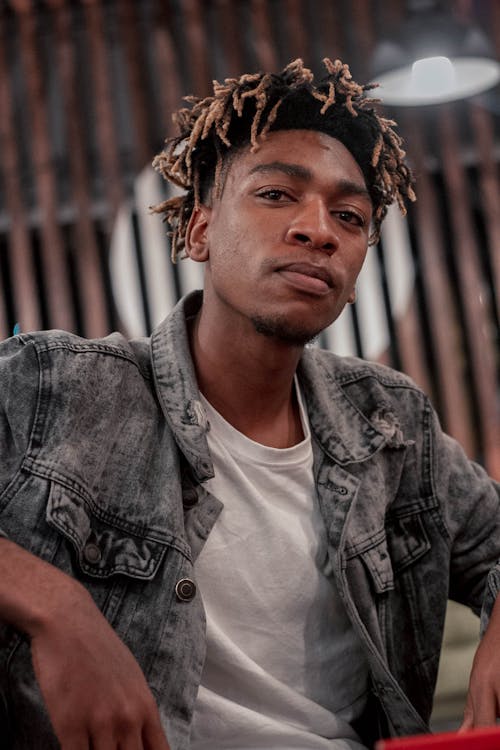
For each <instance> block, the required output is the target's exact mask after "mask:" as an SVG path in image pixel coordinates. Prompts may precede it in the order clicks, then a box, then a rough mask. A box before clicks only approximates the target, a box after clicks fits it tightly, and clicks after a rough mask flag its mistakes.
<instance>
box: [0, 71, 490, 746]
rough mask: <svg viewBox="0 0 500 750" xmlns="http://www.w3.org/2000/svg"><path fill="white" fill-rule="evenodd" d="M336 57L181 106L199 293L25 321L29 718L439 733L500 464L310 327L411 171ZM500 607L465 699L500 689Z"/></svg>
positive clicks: (78, 729)
mask: <svg viewBox="0 0 500 750" xmlns="http://www.w3.org/2000/svg"><path fill="white" fill-rule="evenodd" d="M325 62H326V67H327V76H326V78H325V80H324V81H323V82H322V83H320V84H319V85H318V86H316V85H315V83H314V81H313V77H312V75H311V73H310V71H308V70H307V69H306V68H304V67H303V65H302V63H301V61H296V62H294V63H292V64H291V65H289V66H288V67H287V68H285V69H284V71H282V72H281V73H280V74H276V75H264V74H256V75H252V76H243V77H241V78H240V79H234V80H228V81H226V82H225V84H223V85H219V84H215V87H214V96H213V97H208V98H207V99H203V100H192V101H191V104H192V106H191V108H190V109H184V110H181V112H180V113H178V124H179V130H180V135H179V137H178V138H174V139H172V140H171V141H170V142H169V143H168V144H167V149H166V151H165V153H163V154H162V155H160V156H159V157H157V160H156V165H157V166H158V168H159V169H160V171H162V173H163V174H164V175H165V176H166V177H167V178H168V179H170V180H171V181H173V182H174V183H176V184H178V185H180V186H181V187H183V188H184V190H185V193H184V195H183V196H181V197H176V198H174V199H171V200H169V201H167V202H165V204H163V205H162V206H160V207H158V209H157V210H159V211H164V212H165V214H166V218H167V221H168V222H169V224H170V226H171V229H172V232H173V237H172V248H173V255H174V257H175V255H176V254H177V253H178V252H179V251H182V250H184V251H185V253H186V254H187V255H188V256H189V257H191V258H192V259H193V261H196V262H203V263H205V287H204V295H203V299H202V298H201V296H200V295H199V294H198V295H194V296H191V297H189V298H187V299H185V300H183V301H182V302H181V303H180V304H179V305H178V306H177V308H176V309H175V310H174V311H173V313H172V314H171V315H170V316H169V317H168V318H167V320H166V321H165V322H164V323H163V324H162V325H161V326H160V327H159V328H158V329H157V330H156V331H155V332H154V333H153V335H152V337H151V342H149V341H146V340H139V341H131V342H126V341H125V340H124V339H123V337H121V336H119V335H118V334H113V335H112V336H109V337H107V338H106V339H102V340H98V341H85V340H82V339H79V338H77V337H75V336H72V335H70V334H65V333H62V332H51V333H45V334H25V335H21V336H18V337H16V338H14V339H11V340H8V341H6V342H5V343H4V344H3V346H2V351H1V357H0V383H1V393H0V405H1V412H0V413H1V420H0V437H1V441H0V444H1V446H2V462H1V465H0V528H1V529H2V532H3V534H4V536H5V538H4V539H2V540H0V616H1V619H2V620H3V622H4V623H5V624H4V625H2V627H1V630H0V634H1V635H0V655H1V662H0V665H1V666H0V679H1V695H2V699H3V700H2V704H1V709H0V710H2V711H3V716H2V720H1V725H2V729H3V732H2V741H3V743H4V746H5V747H8V748H15V749H16V750H18V749H19V750H20V749H21V748H22V749H23V750H24V748H30V749H31V748H35V747H40V748H55V747H58V746H61V747H62V748H63V750H69V749H71V750H75V749H76V750H83V749H84V748H85V750H88V749H89V748H92V750H117V749H118V748H120V750H139V749H141V750H142V749H146V748H147V749H148V750H149V749H150V748H154V750H164V749H165V748H168V747H169V748H171V750H184V749H185V748H188V747H191V748H193V750H201V749H203V750H208V749H209V748H210V749H211V750H221V749H222V748H231V749H232V750H250V749H252V750H254V749H256V748H275V749H276V748H279V749H281V750H290V748H300V749H301V750H315V749H316V748H318V749H319V748H331V749H332V750H344V749H346V748H348V749H350V750H359V749H360V748H362V747H364V746H368V745H371V744H372V743H373V742H374V741H375V739H376V738H377V737H379V736H382V735H390V734H408V733H415V732H424V731H426V730H427V721H428V718H429V713H430V709H431V702H432V692H433V689H434V684H435V678H436V671H437V664H438V660H439V651H440V645H441V636H442V626H443V620H444V612H445V607H446V601H447V598H448V595H450V596H451V597H453V598H455V599H457V600H459V601H462V602H465V603H467V604H468V605H469V606H471V607H472V608H473V609H474V610H475V611H477V612H479V611H480V610H481V607H482V605H483V603H484V605H485V609H484V612H485V617H486V616H487V615H488V614H489V613H490V611H491V609H492V606H493V602H494V599H495V596H496V591H497V588H498V576H499V571H498V569H497V568H495V564H496V561H497V559H498V557H499V551H500V533H499V532H500V517H499V512H498V501H499V494H498V487H496V486H495V484H494V483H493V482H492V481H491V480H490V479H489V478H488V477H487V476H486V475H485V473H484V472H483V471H482V469H481V468H480V467H478V466H476V465H474V464H472V463H470V462H469V461H468V460H467V459H466V457H465V456H464V454H463V452H462V451H461V449H460V448H459V447H458V446H457V445H456V444H455V443H454V442H453V441H452V440H450V439H449V438H448V437H446V436H445V435H443V433H442V432H441V430H440V428H439V425H438V422H437V419H436V417H435V415H434V413H433V411H432V409H431V407H430V406H429V404H428V402H427V399H426V398H425V396H424V395H423V394H422V393H421V392H420V391H419V390H418V389H417V388H416V387H415V386H414V385H413V384H412V383H411V381H409V380H408V378H406V377H405V376H403V375H400V374H398V373H395V372H393V371H391V370H389V369H387V368H383V367H379V366H376V365H373V364H370V363H366V362H362V361H359V360H354V359H341V358H338V357H336V356H335V355H332V354H329V353H326V352H321V351H319V350H316V349H312V348H304V346H305V344H306V343H307V342H308V341H309V340H310V339H311V338H313V337H314V336H315V335H316V334H317V333H318V332H319V331H321V330H322V329H323V328H325V327H326V326H327V325H329V324H330V323H331V322H332V321H333V320H335V318H336V317H337V316H338V315H339V313H340V312H341V310H342V308H343V307H344V305H345V304H346V303H348V302H352V301H353V299H354V295H355V282H356V278H357V275H358V273H359V270H360V268H361V266H362V263H363V260H364V257H365V254H366V251H367V245H368V240H369V238H370V236H371V239H372V240H374V239H376V237H377V234H378V231H379V228H380V223H381V221H382V219H383V217H384V215H385V212H386V209H387V206H388V205H389V203H391V202H392V201H393V200H397V201H398V202H399V203H400V205H403V201H404V198H410V199H411V198H412V196H413V192H412V186H411V175H410V173H409V171H408V169H407V167H406V166H405V164H404V160H403V159H404V153H403V152H402V150H401V148H400V141H399V138H398V137H397V136H396V134H395V133H394V131H393V130H392V129H391V123H389V122H387V121H386V120H384V119H382V118H381V117H379V116H378V115H377V114H376V112H375V111H374V110H373V109H372V105H371V103H370V100H368V99H366V98H364V97H363V94H364V88H363V87H360V86H358V85H357V84H356V83H354V82H353V81H352V79H351V77H350V74H349V71H348V68H347V67H346V66H344V65H342V64H341V63H340V62H338V61H337V62H335V63H331V62H330V61H325ZM370 233H371V235H370ZM490 571H491V573H490ZM489 573H490V575H489V577H488V574H489ZM205 613H206V622H205ZM498 617H499V615H498V612H496V611H495V612H494V613H493V618H492V621H491V623H490V626H489V627H488V630H487V633H486V635H485V637H484V639H483V644H482V646H481V648H480V649H479V651H478V656H477V659H476V668H475V670H474V673H473V678H472V683H471V692H470V698H469V708H468V712H467V718H466V721H465V723H464V726H465V727H470V726H474V725H480V724H483V723H492V722H494V721H495V718H496V715H497V696H498V694H499V693H498V679H496V671H497V670H496V663H497V662H498V657H497V656H496V654H497V653H498V643H497V641H498V640H499V638H500V635H499V634H500V624H497V622H496V621H497V620H498ZM56 737H57V739H56ZM165 737H166V738H167V739H165ZM58 743H59V745H58Z"/></svg>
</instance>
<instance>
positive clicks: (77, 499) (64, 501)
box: [46, 483, 166, 580]
mask: <svg viewBox="0 0 500 750" xmlns="http://www.w3.org/2000/svg"><path fill="white" fill-rule="evenodd" d="M103 515H104V514H102V513H99V512H98V511H97V510H93V509H92V508H91V507H90V504H89V503H88V502H87V501H86V500H84V499H83V498H82V497H81V496H80V495H79V494H78V493H76V492H73V491H72V490H69V489H68V488H66V487H63V486H61V485H59V484H57V483H52V487H51V491H50V496H49V501H48V504H47V512H46V518H47V522H48V523H49V525H50V526H52V527H53V528H55V529H57V530H58V531H59V532H60V533H61V534H63V535H64V537H66V538H67V539H69V540H70V541H71V543H72V545H73V547H74V548H75V551H76V554H77V557H78V562H79V565H80V568H81V569H82V571H84V572H85V573H87V574H88V575H90V576H94V577H97V578H107V577H108V576H111V575H114V574H118V573H121V574H125V575H128V576H132V577H134V578H141V579H146V580H148V579H152V578H153V577H154V575H155V573H156V571H157V569H158V567H159V565H160V563H161V561H162V558H163V556H164V554H165V549H166V544H165V543H164V542H159V541H157V540H155V539H151V538H149V537H148V535H147V531H143V533H140V534H139V533H138V530H137V529H129V528H127V524H126V521H122V520H121V519H110V520H109V521H108V520H107V519H106V518H105V517H104V518H103V517H102V516H103Z"/></svg>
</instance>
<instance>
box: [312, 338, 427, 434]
mask: <svg viewBox="0 0 500 750" xmlns="http://www.w3.org/2000/svg"><path fill="white" fill-rule="evenodd" d="M299 377H300V378H301V380H302V382H303V384H304V386H305V388H306V390H307V391H309V393H312V394H314V397H313V398H314V403H315V405H316V408H321V409H322V411H323V412H324V413H327V414H328V415H329V416H330V418H331V419H335V418H336V416H335V415H336V413H338V411H339V410H340V411H342V412H345V413H348V412H349V411H350V408H351V407H354V409H355V410H356V412H358V413H361V414H363V415H364V417H365V418H366V419H367V420H368V421H370V422H371V423H372V424H373V425H376V426H378V425H379V423H380V425H382V426H383V423H384V422H385V421H386V420H387V418H388V417H389V418H390V419H392V420H394V419H395V420H396V422H397V423H398V424H399V425H401V426H403V425H404V426H405V430H406V432H407V433H408V434H412V437H413V438H414V437H415V431H419V430H421V429H422V428H426V426H427V424H428V421H429V418H430V415H431V414H432V412H433V409H432V406H431V404H430V402H429V399H428V397H427V396H426V394H425V393H424V392H423V391H422V390H421V389H420V388H419V387H418V386H417V385H416V383H415V382H414V381H413V380H412V379H411V378H410V377H409V376H408V375H405V374H404V373H401V372H398V371H397V370H393V369H392V368H390V367H386V366H385V365H381V364H378V363H376V362H369V361H366V360H362V359H358V358H356V357H340V356H338V355H336V354H334V353H332V352H328V351H325V350H322V349H313V348H308V349H307V350H306V351H305V353H304V357H303V358H302V360H301V364H300V370H299Z"/></svg>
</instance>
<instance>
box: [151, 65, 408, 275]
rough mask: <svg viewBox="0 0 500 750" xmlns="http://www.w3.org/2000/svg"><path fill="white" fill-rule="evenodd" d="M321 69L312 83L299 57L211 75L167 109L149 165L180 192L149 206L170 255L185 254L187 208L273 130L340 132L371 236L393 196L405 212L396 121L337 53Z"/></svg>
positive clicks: (218, 189)
mask: <svg viewBox="0 0 500 750" xmlns="http://www.w3.org/2000/svg"><path fill="white" fill-rule="evenodd" d="M323 62H324V64H325V67H326V71H327V75H326V76H325V77H324V78H323V79H321V81H320V82H319V83H318V85H315V82H314V76H313V74H312V72H311V71H310V70H309V69H308V68H306V67H305V66H304V64H303V62H302V60H300V59H298V60H294V61H293V62H291V63H290V64H289V65H287V66H286V67H285V68H284V69H283V70H282V71H281V72H280V73H254V74H244V75H242V76H240V78H227V79H226V80H225V81H224V83H218V82H217V81H214V84H213V95H212V96H207V97H205V98H199V97H195V96H188V97H185V101H187V102H188V103H189V105H190V106H189V107H184V108H182V109H180V110H179V111H178V112H176V113H175V114H174V115H173V120H174V123H175V124H176V125H177V129H178V133H179V134H178V135H176V136H173V137H171V138H167V140H166V142H165V149H164V150H163V151H162V152H161V153H160V154H158V155H157V156H156V157H155V159H154V161H153V166H154V167H155V169H157V170H158V172H160V173H161V174H162V175H163V177H165V179H167V180H168V181H170V182H172V183H173V184H174V185H177V186H179V187H180V188H183V190H184V193H183V194H182V195H177V196H175V197H173V198H169V199H168V200H166V201H164V202H163V203H160V204H158V205H157V206H153V207H152V211H153V212H155V213H162V214H164V221H165V222H166V223H167V224H168V226H169V229H170V236H171V251H172V260H173V261H174V262H175V261H176V259H177V258H178V257H179V256H181V257H182V255H184V254H185V253H184V249H185V236H186V229H187V225H188V222H189V219H190V216H191V214H192V212H193V210H194V209H195V208H196V207H198V206H199V205H200V203H204V202H205V203H206V202H209V201H210V200H211V198H212V191H214V194H215V197H220V195H221V194H222V189H223V182H224V172H225V169H226V167H227V165H228V164H229V163H230V161H231V160H232V158H233V157H234V155H235V154H237V153H238V151H239V150H241V149H242V148H244V147H248V146H250V147H251V150H252V151H256V150H257V149H258V148H259V143H260V141H261V140H263V139H265V138H266V136H267V134H268V133H269V132H270V131H275V130H292V129H293V130H295V129H301V130H304V129H305V130H317V131H320V132H323V133H326V134H328V135H330V136H332V137H334V138H336V139H338V140H339V141H340V142H341V143H342V144H343V145H344V146H345V147H346V148H347V149H348V150H349V151H350V152H351V154H352V156H353V157H354V159H355V160H356V161H357V163H358V165H359V167H360V168H361V171H362V173H363V176H364V178H365V181H366V186H367V189H368V191H369V193H370V197H371V200H372V203H373V231H372V233H371V235H370V240H369V241H370V243H371V244H373V243H375V242H377V240H378V238H379V236H380V226H381V223H382V220H383V219H384V217H385V215H386V213H387V208H388V206H389V205H390V204H391V203H393V202H394V201H397V203H398V205H399V207H400V209H401V211H402V213H403V214H405V213H406V208H405V200H415V194H414V192H413V177H412V174H411V171H410V169H409V167H408V166H407V165H406V164H405V162H404V157H405V152H404V151H403V149H402V148H401V143H402V140H401V138H400V137H399V135H397V133H396V132H395V131H394V130H393V127H392V126H394V125H395V124H396V123H395V122H394V121H392V120H387V119H385V118H384V117H381V116H380V115H379V114H378V113H377V112H376V110H375V109H374V106H373V105H374V104H377V103H378V102H379V100H378V99H372V98H367V97H366V96H365V92H366V91H368V90H370V89H373V88H375V87H376V84H367V85H364V86H362V85H360V84H358V83H356V82H355V81H353V79H352V76H351V73H350V71H349V67H348V66H347V65H345V64H343V63H342V62H341V61H340V60H335V62H332V61H331V60H329V59H328V58H325V60H324V61H323Z"/></svg>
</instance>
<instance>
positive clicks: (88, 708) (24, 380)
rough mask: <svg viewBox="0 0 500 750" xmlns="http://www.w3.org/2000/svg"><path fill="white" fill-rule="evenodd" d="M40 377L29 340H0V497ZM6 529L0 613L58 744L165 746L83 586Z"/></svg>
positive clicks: (139, 682) (25, 434) (15, 465)
mask: <svg viewBox="0 0 500 750" xmlns="http://www.w3.org/2000/svg"><path fill="white" fill-rule="evenodd" d="M38 387H39V364H38V358H37V356H36V353H35V350H34V347H33V346H31V345H30V344H27V345H26V344H25V343H24V342H23V340H22V338H19V337H18V338H14V339H8V340H7V341H5V342H2V344H1V345H0V505H2V504H4V503H5V499H4V498H5V497H6V495H8V492H9V487H10V486H11V485H12V483H13V482H14V481H16V477H17V476H18V474H19V472H20V471H21V466H22V462H23V460H24V456H25V453H26V450H27V447H28V444H29V441H30V435H31V429H32V424H33V418H34V414H35V410H36V408H37V403H38V397H39V394H38ZM19 524H22V519H21V518H20V519H19ZM5 536H6V535H5V534H4V532H2V529H1V528H0V620H1V621H4V622H6V623H8V624H10V625H12V626H13V627H14V628H16V629H17V630H18V631H20V632H22V633H24V634H25V635H26V636H27V637H28V638H29V639H30V643H31V652H32V659H33V666H34V671H35V675H36V678H37V681H38V684H39V687H40V690H41V693H42V696H43V699H44V701H45V705H46V708H47V711H48V714H49V717H50V719H51V722H52V727H53V729H54V731H55V734H56V735H57V737H58V739H59V742H60V744H61V748H62V750H80V748H81V750H88V749H89V748H93V750H115V749H116V748H118V747H120V750H146V749H147V750H168V744H167V742H166V739H165V735H164V733H163V731H162V728H161V724H160V719H159V716H158V709H157V706H156V703H155V701H154V698H153V696H152V694H151V692H150V690H149V688H148V685H147V683H146V680H145V678H144V676H143V674H142V671H141V669H140V667H139V665H138V664H137V662H136V660H135V658H134V657H133V655H132V654H131V652H130V651H129V650H128V648H127V647H126V646H125V644H124V643H122V641H121V640H120V639H119V637H118V636H117V635H116V633H115V632H114V630H113V629H112V628H111V626H110V625H109V624H108V622H107V620H106V619H105V618H104V616H103V615H102V614H101V612H100V611H99V609H98V607H97V606H96V604H95V603H94V601H93V599H92V598H91V596H90V594H89V593H88V592H87V591H86V589H85V588H84V587H83V586H82V585H81V584H79V583H78V582H77V581H75V580H73V579H72V578H70V577H69V576H67V575H66V574H65V573H63V572H62V571H60V570H59V569H57V568H56V567H54V566H52V565H50V564H48V563H46V562H44V561H42V560H41V559H39V558H38V557H36V556H35V555H33V554H31V553H30V552H28V551H27V550H25V549H24V548H22V547H20V546H18V545H17V544H15V543H14V542H13V541H11V540H8V539H7V538H4V537H5ZM13 718H14V717H13ZM20 720H22V721H23V722H26V723H27V722H29V721H30V717H29V716H23V717H20Z"/></svg>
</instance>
